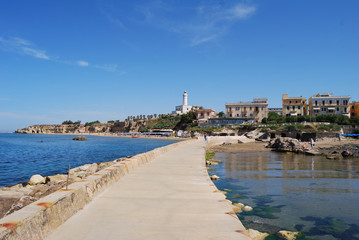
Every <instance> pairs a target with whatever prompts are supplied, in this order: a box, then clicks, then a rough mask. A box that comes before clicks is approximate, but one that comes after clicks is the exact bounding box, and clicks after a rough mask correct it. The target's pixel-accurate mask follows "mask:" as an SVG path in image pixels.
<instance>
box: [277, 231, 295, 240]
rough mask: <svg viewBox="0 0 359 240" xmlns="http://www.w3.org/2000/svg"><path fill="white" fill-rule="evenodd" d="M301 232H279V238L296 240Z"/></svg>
mask: <svg viewBox="0 0 359 240" xmlns="http://www.w3.org/2000/svg"><path fill="white" fill-rule="evenodd" d="M298 234H299V232H291V231H285V230H282V231H279V232H278V236H280V237H282V238H284V239H286V240H295V239H296V237H297V235H298Z"/></svg>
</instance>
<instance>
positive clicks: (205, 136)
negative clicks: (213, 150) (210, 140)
mask: <svg viewBox="0 0 359 240" xmlns="http://www.w3.org/2000/svg"><path fill="white" fill-rule="evenodd" d="M204 141H206V142H207V135H206V134H205V135H204Z"/></svg>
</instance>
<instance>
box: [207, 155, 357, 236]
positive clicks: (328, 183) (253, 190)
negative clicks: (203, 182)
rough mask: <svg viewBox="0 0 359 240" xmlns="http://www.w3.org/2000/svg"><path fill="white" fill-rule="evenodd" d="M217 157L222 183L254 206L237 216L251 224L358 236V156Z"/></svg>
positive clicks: (216, 169) (234, 197)
mask: <svg viewBox="0 0 359 240" xmlns="http://www.w3.org/2000/svg"><path fill="white" fill-rule="evenodd" d="M215 158H217V159H220V160H222V161H223V162H222V163H221V164H219V165H217V166H214V167H212V170H211V171H212V172H214V173H215V174H217V175H218V176H220V177H221V179H220V180H219V181H215V184H216V185H217V187H218V188H219V189H220V190H225V191H228V194H227V196H228V199H230V200H232V201H233V202H242V203H244V204H247V205H250V206H252V207H253V208H254V211H252V212H247V213H239V214H238V217H239V218H240V219H241V220H242V222H243V224H244V225H245V226H246V227H248V228H253V229H257V230H262V231H266V232H270V233H275V232H276V231H278V230H293V231H300V232H302V233H303V234H304V235H305V237H303V238H301V239H348V240H349V239H350V240H355V239H359V159H349V160H329V159H326V158H324V157H314V156H313V157H311V156H306V155H298V154H281V153H275V152H253V153H217V154H216V157H215ZM228 189H229V190H232V191H229V190H228ZM270 239H277V238H276V237H274V236H272V237H271V238H270Z"/></svg>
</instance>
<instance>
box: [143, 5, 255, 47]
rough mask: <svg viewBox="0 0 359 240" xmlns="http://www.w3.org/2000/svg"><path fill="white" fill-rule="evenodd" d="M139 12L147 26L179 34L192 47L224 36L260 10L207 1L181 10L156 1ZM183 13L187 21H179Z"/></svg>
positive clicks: (182, 19)
mask: <svg viewBox="0 0 359 240" xmlns="http://www.w3.org/2000/svg"><path fill="white" fill-rule="evenodd" d="M137 10H138V12H139V13H140V14H141V15H142V18H143V19H144V20H145V22H146V23H147V24H149V25H151V26H154V27H156V28H159V29H163V30H165V31H169V32H173V33H175V34H179V35H181V36H182V37H184V38H185V39H187V41H189V42H190V46H197V45H200V44H204V43H208V42H212V41H215V40H217V39H218V38H220V37H222V36H223V35H224V34H225V33H226V32H227V31H228V30H229V29H230V27H231V26H232V25H233V24H235V23H236V22H238V21H240V20H245V19H248V18H249V17H251V16H252V15H253V14H254V13H255V12H256V10H257V9H256V7H255V6H252V5H249V4H244V3H238V4H234V5H231V6H227V5H224V4H222V5H221V4H219V3H218V4H211V3H208V2H205V4H203V5H201V6H197V7H196V8H193V9H188V8H182V9H181V8H180V7H174V6H169V5H167V4H164V2H163V1H155V3H151V4H148V5H147V6H141V7H138V9H137ZM183 14H186V18H182V17H181V18H176V16H182V15H183Z"/></svg>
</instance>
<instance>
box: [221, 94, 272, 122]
mask: <svg viewBox="0 0 359 240" xmlns="http://www.w3.org/2000/svg"><path fill="white" fill-rule="evenodd" d="M226 117H227V118H241V119H243V120H245V121H249V122H261V121H262V119H263V118H265V117H268V99H267V98H254V99H253V102H248V103H245V102H239V103H226Z"/></svg>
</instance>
